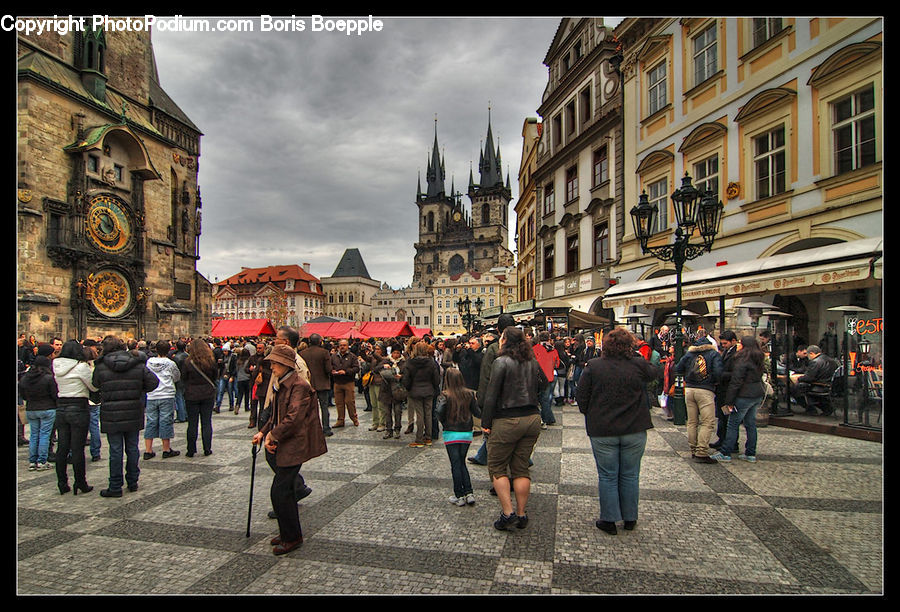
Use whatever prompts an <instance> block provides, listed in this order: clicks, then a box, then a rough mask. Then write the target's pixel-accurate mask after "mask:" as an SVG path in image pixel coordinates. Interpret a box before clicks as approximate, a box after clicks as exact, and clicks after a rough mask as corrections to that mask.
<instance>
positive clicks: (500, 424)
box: [481, 327, 550, 530]
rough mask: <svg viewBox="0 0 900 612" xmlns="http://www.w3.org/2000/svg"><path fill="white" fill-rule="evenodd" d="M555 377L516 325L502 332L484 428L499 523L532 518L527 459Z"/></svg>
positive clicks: (496, 524)
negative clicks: (542, 401) (512, 495)
mask: <svg viewBox="0 0 900 612" xmlns="http://www.w3.org/2000/svg"><path fill="white" fill-rule="evenodd" d="M548 384H550V382H549V381H548V380H547V377H546V376H545V375H544V371H543V370H542V369H541V366H540V365H538V362H537V359H535V357H534V350H532V348H531V345H530V344H529V343H528V341H527V340H526V339H525V334H524V333H523V332H522V330H521V329H519V328H517V327H507V328H506V329H505V330H503V335H502V336H501V337H500V352H499V353H498V355H497V358H496V359H495V360H494V362H493V363H492V364H491V382H490V385H488V389H487V393H486V395H485V400H484V412H483V414H482V415H481V429H482V431H483V432H484V433H485V435H488V436H489V437H488V441H487V451H488V471H489V472H490V474H491V479H492V480H493V485H494V490H495V491H496V492H497V497H498V498H499V500H500V506H501V509H502V514H501V515H500V518H499V519H497V520H496V521H495V522H494V527H495V528H497V529H500V530H506V529H507V528H509V527H510V526H512V525H515V526H517V527H518V528H520V529H522V528H524V527H525V525H527V524H528V515H527V514H526V513H525V504H526V502H527V501H528V495H529V493H530V492H531V475H530V473H529V471H528V460H529V459H530V458H531V453H532V452H533V451H534V445H535V444H537V440H538V436H540V433H541V415H540V408H539V406H540V399H539V398H540V394H541V393H543V392H544V390H545V389H546V388H547V385H548ZM507 470H508V471H509V474H510V476H511V477H512V481H513V488H514V489H515V492H516V506H517V508H516V512H515V514H514V513H513V507H512V500H511V498H510V495H509V480H510V476H507Z"/></svg>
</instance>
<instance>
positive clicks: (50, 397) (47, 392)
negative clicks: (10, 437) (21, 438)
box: [19, 344, 58, 471]
mask: <svg viewBox="0 0 900 612" xmlns="http://www.w3.org/2000/svg"><path fill="white" fill-rule="evenodd" d="M44 346H46V347H48V348H49V347H50V345H49V344H47V345H41V347H44ZM38 350H39V353H38V355H37V357H35V358H34V361H32V363H31V367H30V368H28V371H27V372H25V374H24V375H23V376H22V380H20V381H19V393H21V394H22V399H23V400H25V416H26V418H27V419H28V425H29V426H30V428H31V433H30V434H29V438H28V469H29V470H32V471H33V470H48V469H50V468H52V467H53V466H51V465H50V464H49V463H48V462H47V457H48V456H49V453H50V435H51V433H52V431H53V424H54V423H55V422H56V399H57V396H58V391H57V387H56V381H55V380H54V378H53V371H52V370H51V369H50V359H49V358H48V356H47V351H46V349H45V350H43V352H41V348H39V349H38ZM50 352H52V349H50Z"/></svg>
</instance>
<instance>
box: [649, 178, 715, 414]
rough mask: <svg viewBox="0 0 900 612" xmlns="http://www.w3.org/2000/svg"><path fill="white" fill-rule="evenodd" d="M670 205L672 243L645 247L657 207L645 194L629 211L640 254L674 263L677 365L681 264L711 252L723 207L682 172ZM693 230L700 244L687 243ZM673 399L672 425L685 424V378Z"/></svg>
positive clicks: (681, 351)
mask: <svg viewBox="0 0 900 612" xmlns="http://www.w3.org/2000/svg"><path fill="white" fill-rule="evenodd" d="M672 203H673V204H674V207H675V220H676V222H677V224H678V227H677V228H676V229H675V243H674V244H667V245H663V246H656V247H651V246H647V242H648V241H649V240H650V236H651V233H652V228H653V227H654V225H655V223H654V222H655V220H656V216H657V215H658V214H659V210H658V208H657V205H656V204H653V205H652V206H651V205H650V199H649V198H648V196H647V192H646V191H644V192H643V193H641V197H640V199H639V200H638V204H637V206H635V207H634V208H632V209H631V219H632V221H633V222H634V234H635V236H637V238H638V240H639V241H640V243H641V252H643V253H644V254H647V253H649V254H651V255H653V256H654V257H655V258H657V259H659V260H661V261H671V262H673V263H674V264H675V294H676V310H675V315H676V324H675V336H674V338H673V341H674V342H675V361H676V363H677V362H678V361H679V360H680V359H681V357H682V355H683V354H684V346H683V342H684V334H683V333H682V329H681V327H682V326H681V310H682V308H681V272H682V270H683V269H684V262H686V261H689V260H691V259H696V258H697V257H700V255H702V254H703V253H704V252H709V251H712V245H713V241H714V240H715V238H716V234H717V233H718V231H719V221H720V220H721V218H722V211H723V210H724V208H725V207H724V206H723V204H722V202H721V201H718V200H717V199H716V194H715V193H714V192H712V191H706V192H700V191H699V190H698V189H697V188H696V187H694V186H693V185H691V177H690V176H689V175H688V173H687V172H685V173H684V178H683V179H682V181H681V187H680V188H679V189H676V190H675V193H673V194H672ZM695 230H698V231H699V234H700V237H701V239H702V240H703V243H702V244H691V243H690V239H691V236H692V234H693V233H694V231H695ZM674 400H675V403H674V406H673V412H674V414H675V419H674V423H675V424H676V425H684V424H685V423H686V422H687V411H686V409H685V406H684V378H683V377H681V376H678V377H677V378H676V379H675V396H674Z"/></svg>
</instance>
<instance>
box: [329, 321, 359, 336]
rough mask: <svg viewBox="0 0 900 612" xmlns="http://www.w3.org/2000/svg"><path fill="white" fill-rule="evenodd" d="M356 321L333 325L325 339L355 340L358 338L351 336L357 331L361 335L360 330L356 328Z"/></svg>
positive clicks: (340, 322)
mask: <svg viewBox="0 0 900 612" xmlns="http://www.w3.org/2000/svg"><path fill="white" fill-rule="evenodd" d="M356 325H357V324H356V322H355V321H339V322H337V323H332V324H331V327H329V328H328V334H327V336H325V337H328V338H337V339H341V338H351V337H353V338H355V337H356V336H351V335H350V334H351V333H352V332H353V331H354V330H355V331H356V332H357V333H359V328H358V327H357V326H356Z"/></svg>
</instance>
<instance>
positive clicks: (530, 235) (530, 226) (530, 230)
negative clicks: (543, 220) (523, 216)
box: [528, 213, 534, 244]
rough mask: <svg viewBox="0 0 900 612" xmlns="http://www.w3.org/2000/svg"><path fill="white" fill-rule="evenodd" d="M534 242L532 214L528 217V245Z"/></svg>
mask: <svg viewBox="0 0 900 612" xmlns="http://www.w3.org/2000/svg"><path fill="white" fill-rule="evenodd" d="M532 240H534V213H531V214H530V215H528V243H529V244H530V243H531V241H532Z"/></svg>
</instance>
